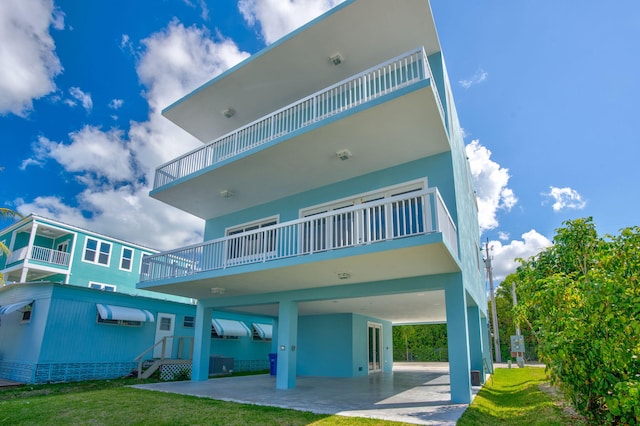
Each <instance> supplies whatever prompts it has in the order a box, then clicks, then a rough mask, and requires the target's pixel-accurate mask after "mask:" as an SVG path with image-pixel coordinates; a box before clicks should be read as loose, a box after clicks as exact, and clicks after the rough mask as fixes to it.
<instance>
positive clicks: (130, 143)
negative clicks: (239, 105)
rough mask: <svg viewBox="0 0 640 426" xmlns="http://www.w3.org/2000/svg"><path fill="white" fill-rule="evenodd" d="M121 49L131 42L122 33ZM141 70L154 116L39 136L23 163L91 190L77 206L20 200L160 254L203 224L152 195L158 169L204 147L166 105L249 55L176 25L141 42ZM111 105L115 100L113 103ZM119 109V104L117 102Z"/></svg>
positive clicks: (26, 208) (198, 234) (26, 207)
mask: <svg viewBox="0 0 640 426" xmlns="http://www.w3.org/2000/svg"><path fill="white" fill-rule="evenodd" d="M122 43H123V44H122V45H123V47H130V48H131V49H132V51H134V49H133V44H132V42H131V41H130V40H129V38H128V37H125V36H123V39H122ZM135 51H137V52H139V53H138V56H137V67H136V71H137V73H138V77H139V79H140V81H141V83H142V84H143V85H144V86H145V89H146V90H145V92H144V96H145V97H146V99H147V102H148V103H149V106H150V108H149V110H150V112H149V117H148V119H147V120H146V121H144V122H131V123H130V128H129V129H128V131H127V130H119V129H111V130H103V129H100V128H97V127H92V126H85V127H83V128H82V129H80V130H78V131H76V132H73V133H71V134H70V135H69V142H68V143H62V142H53V141H50V140H48V139H47V138H45V137H41V138H40V139H39V140H38V141H37V143H36V144H34V157H33V158H30V159H27V160H25V161H23V164H22V166H23V167H28V166H29V165H38V164H43V163H44V162H45V161H47V160H50V159H53V160H55V161H57V162H58V163H60V164H61V165H62V166H63V167H64V168H65V170H66V171H67V172H68V173H71V174H73V175H74V176H75V177H76V179H77V180H78V181H79V182H81V184H83V185H84V186H85V189H84V190H83V191H82V192H81V193H79V194H78V195H77V196H76V199H75V203H73V204H77V205H78V206H79V207H74V206H71V205H70V204H72V203H71V202H70V200H63V199H61V198H59V197H55V196H52V197H38V198H36V199H34V200H32V201H25V200H18V201H17V202H16V205H17V209H18V210H19V211H20V212H23V213H27V214H28V213H30V212H35V213H38V214H41V215H43V216H46V217H51V218H53V219H58V220H62V221H65V222H69V223H73V224H76V225H78V226H82V227H85V228H88V229H92V230H95V231H97V232H103V233H105V234H107V235H112V236H114V237H119V238H123V239H126V240H129V241H132V242H137V243H140V244H144V245H147V246H149V247H153V248H158V249H171V248H176V247H180V246H184V245H188V244H192V243H195V242H198V241H202V221H201V220H200V219H198V218H195V217H193V216H191V215H189V214H186V213H184V212H182V211H180V210H178V209H175V208H173V207H170V206H167V205H165V204H163V203H161V202H159V201H156V200H154V199H152V198H151V197H149V195H148V194H149V191H150V189H151V185H152V183H153V175H154V172H155V168H156V167H157V166H158V165H160V164H162V163H163V162H165V161H167V160H169V159H172V158H175V157H177V156H179V155H181V154H183V153H185V152H187V151H189V150H190V149H192V148H194V147H196V146H201V143H200V142H199V141H197V140H196V139H195V138H193V137H192V136H190V135H189V134H187V133H186V132H184V131H183V130H182V129H180V128H178V127H177V126H176V125H174V124H173V123H171V122H169V121H168V120H167V119H165V118H164V117H162V116H161V115H160V111H161V109H162V108H164V107H166V106H168V105H169V104H170V103H171V102H173V101H175V100H176V99H178V98H179V97H181V96H183V95H185V94H186V93H188V92H189V91H191V90H193V89H195V88H196V87H198V86H199V85H201V84H203V83H205V82H206V81H208V80H209V79H211V78H213V77H215V75H217V74H219V73H221V72H223V71H224V70H226V69H227V68H229V67H231V66H233V65H235V64H236V63H237V62H239V61H241V60H242V59H244V58H245V57H247V56H248V54H247V53H245V52H240V51H239V50H238V48H237V46H236V45H235V44H234V43H233V42H232V41H231V40H227V39H223V38H220V37H217V38H215V39H214V38H213V37H212V36H211V35H210V33H209V32H208V31H207V30H206V29H204V28H200V27H195V26H192V27H188V28H185V27H184V26H183V25H182V24H181V23H179V22H177V21H173V22H171V23H170V24H169V25H168V26H167V27H166V28H165V29H164V30H162V31H160V32H157V33H154V34H152V35H151V36H150V37H148V38H146V39H144V40H142V42H141V46H140V48H139V49H137V50H135ZM112 102H113V101H112ZM114 105H115V104H114Z"/></svg>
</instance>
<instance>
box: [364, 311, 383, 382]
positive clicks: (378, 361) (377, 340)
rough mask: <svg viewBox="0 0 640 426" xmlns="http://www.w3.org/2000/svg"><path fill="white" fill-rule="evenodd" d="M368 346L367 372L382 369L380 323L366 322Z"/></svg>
mask: <svg viewBox="0 0 640 426" xmlns="http://www.w3.org/2000/svg"><path fill="white" fill-rule="evenodd" d="M367 326H368V337H367V341H368V346H369V373H375V372H378V371H382V324H377V323H375V322H369V323H367Z"/></svg>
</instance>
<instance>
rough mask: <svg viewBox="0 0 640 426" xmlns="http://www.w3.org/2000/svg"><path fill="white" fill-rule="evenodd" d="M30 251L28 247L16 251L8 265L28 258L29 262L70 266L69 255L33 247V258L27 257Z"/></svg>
mask: <svg viewBox="0 0 640 426" xmlns="http://www.w3.org/2000/svg"><path fill="white" fill-rule="evenodd" d="M28 251H29V250H28V248H27V247H23V248H21V249H17V250H15V251H14V252H13V253H11V256H9V259H8V260H7V265H9V264H11V263H14V262H18V261H20V260H24V259H26V258H28V259H29V260H38V261H40V262H47V263H52V264H54V265H60V266H69V259H70V255H69V253H65V252H62V251H58V250H53V249H50V248H46V247H39V246H33V247H32V249H31V256H28V257H27V252H28Z"/></svg>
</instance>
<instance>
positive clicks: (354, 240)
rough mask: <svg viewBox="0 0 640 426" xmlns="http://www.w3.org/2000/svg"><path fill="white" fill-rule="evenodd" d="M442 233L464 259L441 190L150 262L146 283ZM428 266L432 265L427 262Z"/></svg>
mask: <svg viewBox="0 0 640 426" xmlns="http://www.w3.org/2000/svg"><path fill="white" fill-rule="evenodd" d="M431 233H442V236H443V240H444V241H445V242H446V244H447V245H448V247H449V249H448V250H450V253H449V254H450V256H451V257H452V258H457V257H458V246H457V231H456V227H455V224H454V222H453V220H452V218H451V216H450V214H449V212H448V210H447V208H446V206H445V204H444V202H443V200H442V198H441V197H440V194H439V192H438V191H437V189H435V188H432V189H428V190H424V191H419V192H411V193H407V194H402V195H398V196H394V197H390V198H386V199H384V200H377V201H374V202H370V203H365V204H359V205H355V206H352V207H349V208H345V209H340V210H337V211H331V212H327V213H323V214H318V215H314V216H310V217H306V218H302V219H297V220H293V221H290V222H284V223H280V224H277V225H273V226H269V227H265V228H260V229H258V230H254V231H250V232H245V233H241V234H236V235H233V236H229V237H224V238H219V239H216V240H212V241H207V242H204V243H201V244H195V245H192V246H189V247H185V248H180V249H177V250H173V251H169V252H164V253H160V254H157V255H154V256H149V257H146V258H145V259H144V261H143V265H142V273H141V276H140V281H141V283H142V284H143V286H142V287H143V288H144V287H146V286H147V284H151V285H152V284H153V282H154V281H162V280H171V279H175V278H184V277H189V276H194V280H195V279H197V278H196V277H195V275H197V274H199V273H202V272H208V271H216V270H222V269H230V268H234V267H240V266H243V265H249V264H256V263H268V262H273V261H276V260H280V259H286V258H295V257H302V256H307V258H306V259H307V260H308V261H309V262H314V257H313V255H314V254H318V253H326V252H329V251H333V250H341V249H347V248H351V247H357V246H365V245H370V244H374V243H379V242H384V241H391V240H397V239H401V238H410V237H414V236H419V235H426V234H431ZM422 262H426V260H424V259H423V260H422Z"/></svg>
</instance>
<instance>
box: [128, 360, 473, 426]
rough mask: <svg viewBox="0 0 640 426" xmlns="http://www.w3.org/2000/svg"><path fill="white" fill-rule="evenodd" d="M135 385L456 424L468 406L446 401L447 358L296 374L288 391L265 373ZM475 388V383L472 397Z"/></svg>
mask: <svg viewBox="0 0 640 426" xmlns="http://www.w3.org/2000/svg"><path fill="white" fill-rule="evenodd" d="M134 387H135V388H140V389H148V390H154V391H161V392H170V393H179V394H184V395H193V396H199V397H204V398H212V399H218V400H223V401H232V402H240V403H245V404H256V405H268V406H274V407H281V408H290V409H294V410H301V411H311V412H314V413H319V414H337V415H341V416H352V417H368V418H374V419H384V420H394V421H400V422H406V423H414V424H429V425H455V424H456V421H457V420H458V418H460V416H461V415H462V413H463V412H464V410H465V409H466V408H467V406H468V405H467V404H452V403H451V402H450V397H451V396H450V386H449V365H448V364H447V363H419V364H418V363H396V364H394V368H393V373H377V374H371V375H369V376H363V377H352V378H327V377H298V378H297V385H296V388H295V389H289V390H279V389H276V388H275V377H274V376H269V375H257V376H241V377H224V378H217V379H210V380H207V381H202V382H191V381H186V382H165V383H155V384H145V385H135V386H134ZM479 389H480V387H474V388H473V395H474V396H475V394H476V393H477V392H478V390H479Z"/></svg>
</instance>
